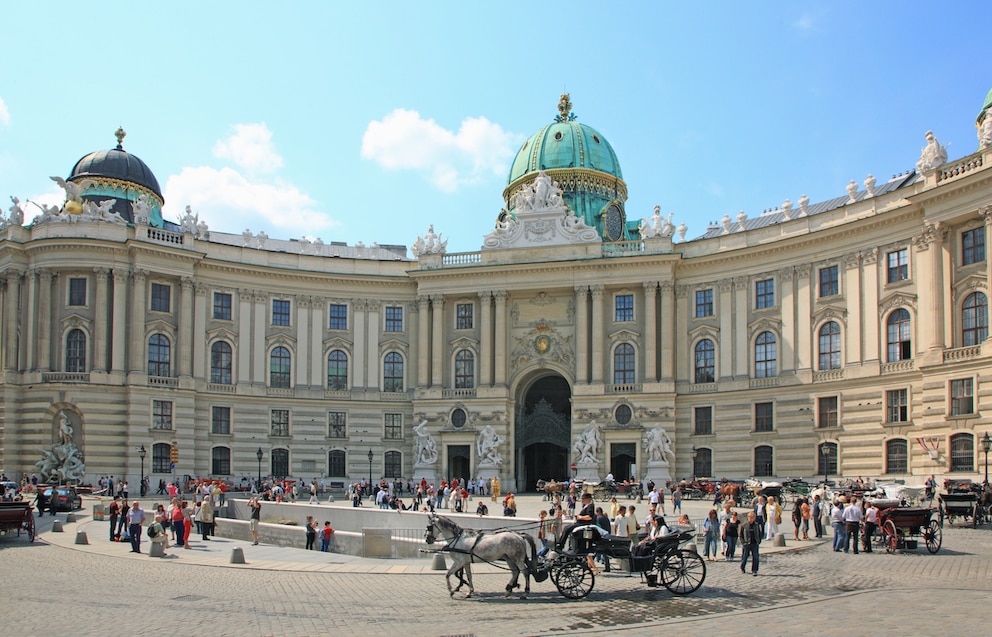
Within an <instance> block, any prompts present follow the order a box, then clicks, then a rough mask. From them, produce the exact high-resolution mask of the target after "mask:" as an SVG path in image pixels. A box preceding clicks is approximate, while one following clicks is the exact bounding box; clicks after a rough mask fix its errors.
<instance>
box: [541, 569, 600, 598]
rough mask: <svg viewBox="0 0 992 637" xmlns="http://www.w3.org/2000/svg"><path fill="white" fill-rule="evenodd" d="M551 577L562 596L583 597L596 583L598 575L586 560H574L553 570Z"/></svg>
mask: <svg viewBox="0 0 992 637" xmlns="http://www.w3.org/2000/svg"><path fill="white" fill-rule="evenodd" d="M551 579H552V580H553V581H554V583H555V587H556V588H557V589H558V592H559V593H561V594H562V596H564V597H567V598H568V599H582V598H583V597H585V596H586V595H588V594H589V593H590V592H592V587H593V586H594V585H595V584H596V576H595V575H594V574H593V572H592V569H590V568H589V565H588V564H586V563H585V560H581V561H580V560H574V561H570V562H566V563H565V564H563V565H561V566H559V567H557V568H555V569H554V570H552V571H551Z"/></svg>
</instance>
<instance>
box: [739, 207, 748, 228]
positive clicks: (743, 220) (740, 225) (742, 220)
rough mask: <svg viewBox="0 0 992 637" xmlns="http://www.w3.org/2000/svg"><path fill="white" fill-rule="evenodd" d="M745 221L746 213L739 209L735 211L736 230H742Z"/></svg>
mask: <svg viewBox="0 0 992 637" xmlns="http://www.w3.org/2000/svg"><path fill="white" fill-rule="evenodd" d="M745 221H747V213H746V212H744V211H743V210H741V211H740V212H738V213H737V232H743V231H744V222H745Z"/></svg>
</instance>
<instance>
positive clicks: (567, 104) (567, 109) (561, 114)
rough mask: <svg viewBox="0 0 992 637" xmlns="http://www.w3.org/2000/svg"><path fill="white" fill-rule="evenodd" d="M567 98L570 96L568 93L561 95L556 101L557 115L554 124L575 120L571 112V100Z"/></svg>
mask: <svg viewBox="0 0 992 637" xmlns="http://www.w3.org/2000/svg"><path fill="white" fill-rule="evenodd" d="M569 97H570V95H569V94H568V93H562V94H561V97H560V98H559V99H558V115H556V116H555V121H556V122H571V121H573V120H575V113H573V112H572V100H570V99H569Z"/></svg>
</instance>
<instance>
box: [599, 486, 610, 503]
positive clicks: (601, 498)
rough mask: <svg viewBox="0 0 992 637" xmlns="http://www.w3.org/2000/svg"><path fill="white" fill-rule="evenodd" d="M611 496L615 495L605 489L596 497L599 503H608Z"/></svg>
mask: <svg viewBox="0 0 992 637" xmlns="http://www.w3.org/2000/svg"><path fill="white" fill-rule="evenodd" d="M611 495H614V494H612V493H610V492H609V491H607V490H606V489H603V490H602V491H597V492H596V496H597V497H598V498H599V501H600V502H606V501H607V500H609V499H610V496H611Z"/></svg>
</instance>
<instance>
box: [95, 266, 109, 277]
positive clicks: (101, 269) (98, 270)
mask: <svg viewBox="0 0 992 637" xmlns="http://www.w3.org/2000/svg"><path fill="white" fill-rule="evenodd" d="M93 272H94V273H96V275H97V276H107V275H108V274H110V268H105V267H99V268H93Z"/></svg>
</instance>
